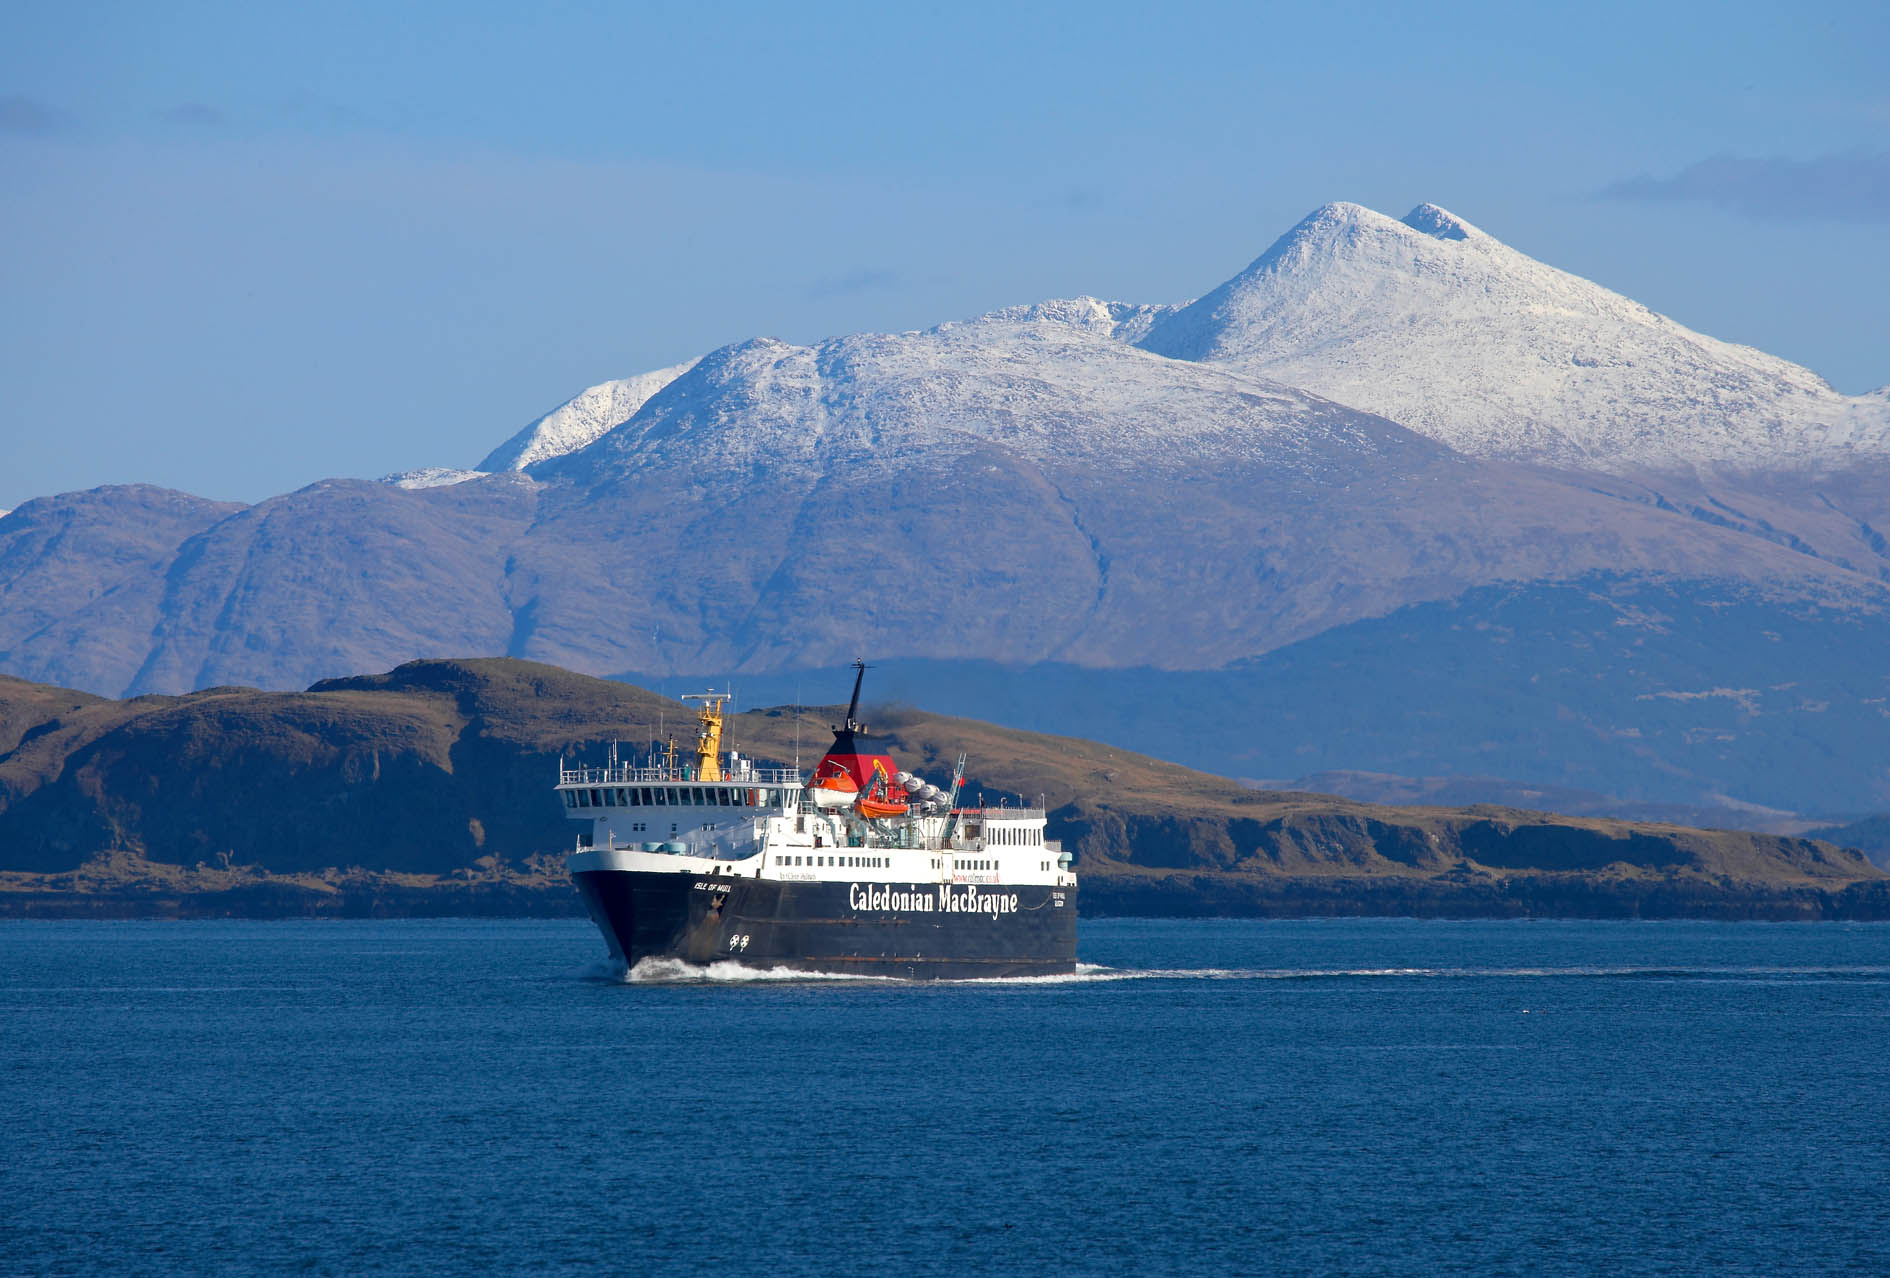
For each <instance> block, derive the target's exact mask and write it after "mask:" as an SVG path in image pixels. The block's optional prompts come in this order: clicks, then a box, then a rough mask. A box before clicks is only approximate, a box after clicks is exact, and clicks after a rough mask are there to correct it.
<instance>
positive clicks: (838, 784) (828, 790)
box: [807, 771, 860, 808]
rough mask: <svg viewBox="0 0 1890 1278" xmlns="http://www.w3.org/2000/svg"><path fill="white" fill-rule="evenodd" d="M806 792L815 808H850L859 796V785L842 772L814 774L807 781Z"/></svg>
mask: <svg viewBox="0 0 1890 1278" xmlns="http://www.w3.org/2000/svg"><path fill="white" fill-rule="evenodd" d="M807 793H808V794H809V795H810V796H811V797H812V798H813V800H814V806H815V807H817V808H850V807H852V806H853V804H854V802H855V800H857V799H858V798H859V797H860V786H859V783H858V782H856V781H855V780H854V779H853V778H852V777H850V776H848V775H847V774H846V773H844V772H839V771H834V772H828V773H826V774H825V775H824V776H822V775H816V776H815V777H814V779H813V780H812V781H809V782H808V783H807Z"/></svg>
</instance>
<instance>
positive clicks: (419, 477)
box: [376, 466, 492, 488]
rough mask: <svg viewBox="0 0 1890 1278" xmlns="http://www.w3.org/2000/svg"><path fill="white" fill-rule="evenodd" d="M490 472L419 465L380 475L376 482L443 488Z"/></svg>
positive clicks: (402, 486)
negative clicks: (416, 467)
mask: <svg viewBox="0 0 1890 1278" xmlns="http://www.w3.org/2000/svg"><path fill="white" fill-rule="evenodd" d="M491 473H492V472H491V471H486V470H458V469H455V468H454V467H452V466H421V467H420V468H418V469H417V470H403V471H400V472H398V473H396V474H392V475H382V476H381V477H380V479H379V480H377V481H376V482H377V483H382V484H392V485H393V486H394V487H396V488H445V487H447V486H448V485H451V484H463V483H465V482H466V481H467V480H469V479H484V478H485V477H486V476H487V475H489V474H491Z"/></svg>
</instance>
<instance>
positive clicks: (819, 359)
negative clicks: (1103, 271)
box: [534, 299, 1445, 483]
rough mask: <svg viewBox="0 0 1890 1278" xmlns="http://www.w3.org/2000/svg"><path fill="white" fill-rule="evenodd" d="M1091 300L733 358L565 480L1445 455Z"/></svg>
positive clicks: (1161, 466)
mask: <svg viewBox="0 0 1890 1278" xmlns="http://www.w3.org/2000/svg"><path fill="white" fill-rule="evenodd" d="M1089 301H1090V302H1091V303H1093V305H1081V306H1076V307H1075V308H1074V309H1073V310H1072V309H1071V308H1067V307H1064V306H1062V305H1060V304H1059V305H1054V306H1051V307H1050V308H1049V309H1048V311H1046V312H1044V313H1038V314H1033V313H1032V310H1033V308H1018V309H1017V310H1015V311H1014V312H1010V313H998V314H997V315H994V316H986V317H981V318H980V319H979V320H974V321H965V322H960V323H953V324H946V325H941V326H940V327H938V328H935V329H931V330H927V331H924V332H910V333H898V334H887V333H863V334H855V335H852V336H848V337H839V338H832V339H829V340H827V341H824V342H821V343H819V344H817V345H812V346H796V345H791V344H789V343H786V342H781V341H777V340H774V339H756V340H754V341H750V342H743V343H738V344H735V345H732V346H727V347H723V348H722V349H720V350H718V351H715V352H712V353H711V354H709V355H708V356H705V357H704V358H703V360H702V361H701V362H700V363H699V364H698V365H697V366H696V368H694V369H693V370H692V371H691V372H690V373H689V374H687V375H686V376H685V377H684V378H682V379H679V380H678V382H677V383H676V385H675V387H674V389H673V390H672V391H670V392H669V393H666V394H665V395H663V396H662V398H661V399H658V400H654V401H652V402H651V403H650V404H648V405H647V406H646V407H645V408H644V409H643V410H642V411H640V412H639V413H638V414H637V416H636V417H634V418H633V419H631V420H630V421H629V422H626V423H624V424H623V425H622V426H620V427H618V428H617V429H615V430H613V431H611V432H610V433H609V434H607V435H605V436H604V437H602V438H601V439H599V440H598V441H597V442H596V443H594V444H593V445H591V446H590V447H588V448H586V449H584V450H582V451H581V452H578V453H575V454H572V455H570V456H568V457H565V458H562V459H559V460H558V461H556V462H554V463H552V464H551V465H550V466H549V468H548V469H549V470H550V471H552V472H555V473H566V474H573V475H577V476H581V477H584V478H585V479H587V480H597V479H600V478H604V477H606V476H609V477H622V476H625V475H628V474H630V473H633V472H638V471H642V470H645V469H656V470H661V469H665V468H668V467H673V466H679V465H681V466H686V467H687V468H689V470H690V472H691V473H692V474H693V475H696V476H698V477H700V476H706V475H712V474H713V475H724V476H730V477H736V482H742V483H745V482H749V477H752V476H753V475H756V474H768V475H771V476H776V477H780V478H784V479H785V478H786V477H787V476H789V475H791V474H800V475H804V476H805V475H816V474H820V473H833V472H834V471H835V469H836V468H840V469H845V470H847V471H849V472H856V473H861V474H864V473H881V472H884V473H887V474H892V473H910V472H911V469H912V468H913V467H923V466H934V465H936V466H940V467H955V466H958V465H962V464H964V463H965V461H966V459H967V458H970V457H974V456H979V455H987V456H988V455H992V450H995V452H996V453H998V454H1002V455H1005V456H1009V457H1012V458H1015V459H1018V460H1020V461H1025V462H1028V463H1030V464H1034V465H1046V464H1052V463H1055V464H1059V465H1061V464H1064V463H1076V464H1080V465H1082V466H1084V467H1086V468H1094V470H1095V471H1096V473H1112V474H1113V473H1118V472H1125V471H1126V472H1128V473H1134V474H1156V473H1160V474H1168V473H1173V472H1177V471H1179V472H1182V473H1190V472H1192V471H1193V470H1194V469H1196V468H1199V467H1201V466H1203V465H1219V466H1222V467H1226V466H1244V465H1251V464H1255V463H1256V462H1257V459H1260V458H1263V457H1264V458H1265V459H1267V464H1268V466H1269V467H1270V468H1271V469H1272V470H1273V471H1274V472H1275V473H1278V474H1280V475H1282V476H1290V475H1300V476H1307V475H1311V474H1314V473H1330V472H1331V471H1332V470H1333V468H1334V467H1337V468H1339V469H1340V470H1343V471H1345V472H1346V473H1348V474H1356V473H1359V472H1360V468H1361V467H1363V468H1365V469H1374V468H1376V467H1379V466H1382V465H1389V464H1392V463H1391V462H1390V461H1389V459H1390V458H1392V457H1397V458H1401V459H1404V461H1403V462H1400V463H1397V464H1405V463H1406V462H1409V461H1410V460H1411V459H1412V458H1413V457H1415V456H1423V457H1432V458H1434V457H1437V456H1439V455H1442V454H1443V453H1444V452H1445V450H1443V449H1441V448H1439V447H1438V446H1437V445H1435V444H1433V443H1431V442H1430V441H1428V440H1424V439H1422V438H1420V437H1418V436H1416V435H1414V434H1412V433H1411V432H1409V431H1407V430H1405V429H1403V428H1402V427H1400V426H1398V425H1396V424H1395V423H1392V422H1388V421H1383V420H1380V419H1378V418H1375V417H1371V416H1368V415H1366V414H1363V413H1358V412H1355V411H1353V410H1351V409H1348V408H1346V407H1344V406H1342V405H1339V404H1334V403H1330V402H1328V401H1326V400H1323V399H1320V398H1318V397H1316V396H1313V395H1309V394H1306V393H1304V392H1301V391H1297V390H1294V389H1292V388H1290V387H1285V386H1280V385H1277V384H1274V383H1270V382H1266V381H1262V380H1259V379H1256V378H1253V377H1251V376H1248V375H1246V374H1244V373H1241V372H1240V371H1238V370H1235V369H1231V368H1226V367H1222V366H1215V365H1209V364H1190V363H1184V362H1181V361H1176V360H1170V359H1165V358H1162V357H1161V356H1158V355H1154V354H1152V353H1150V352H1147V351H1143V350H1141V349H1140V348H1138V347H1136V346H1134V345H1132V344H1130V343H1127V342H1124V341H1121V340H1118V339H1116V338H1115V337H1113V336H1112V335H1111V333H1110V331H1109V322H1110V321H1109V319H1108V312H1109V308H1108V304H1106V303H1094V299H1089ZM1099 308H1100V309H1099ZM1086 315H1087V316H1088V317H1089V318H1092V319H1099V321H1101V322H1098V323H1095V324H1090V323H1087V322H1084V321H1085V316H1086ZM1073 318H1074V319H1075V320H1076V321H1078V322H1074V323H1073V322H1071V320H1072V319H1073ZM534 473H535V474H538V475H541V476H544V475H545V474H546V471H545V470H535V471H534Z"/></svg>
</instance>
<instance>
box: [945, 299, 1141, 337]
mask: <svg viewBox="0 0 1890 1278" xmlns="http://www.w3.org/2000/svg"><path fill="white" fill-rule="evenodd" d="M1175 309H1176V308H1175V307H1174V306H1144V305H1141V304H1139V303H1136V302H1105V301H1103V300H1102V299H1100V298H1095V297H1090V296H1088V295H1087V294H1084V295H1083V296H1080V297H1069V298H1053V299H1052V300H1050V301H1047V302H1033V303H1031V304H1029V305H1027V306H1006V307H1003V308H1002V309H1000V310H995V311H987V312H986V313H985V314H983V315H979V316H977V317H975V318H973V319H969V320H956V321H953V322H952V323H950V324H941V325H939V330H942V329H948V328H955V327H960V326H963V325H971V324H1035V323H1051V324H1062V325H1066V326H1067V327H1070V328H1075V329H1080V330H1082V331H1083V332H1086V333H1100V334H1101V335H1103V336H1105V337H1113V338H1115V339H1116V340H1117V341H1121V342H1129V343H1134V342H1138V341H1140V340H1141V339H1142V337H1143V336H1144V335H1146V334H1147V332H1148V329H1149V326H1150V325H1151V324H1153V323H1154V322H1155V321H1156V320H1157V319H1159V318H1161V317H1162V316H1163V315H1167V314H1169V313H1170V312H1172V311H1174V310H1175ZM939 330H933V331H939Z"/></svg>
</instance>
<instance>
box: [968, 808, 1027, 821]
mask: <svg viewBox="0 0 1890 1278" xmlns="http://www.w3.org/2000/svg"><path fill="white" fill-rule="evenodd" d="M960 816H961V817H962V818H963V819H965V820H971V821H1041V820H1043V809H1042V808H994V807H991V806H989V805H986V806H985V807H982V808H965V809H963V810H962V811H961V813H960Z"/></svg>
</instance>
